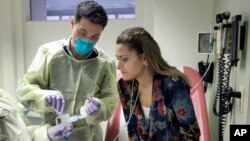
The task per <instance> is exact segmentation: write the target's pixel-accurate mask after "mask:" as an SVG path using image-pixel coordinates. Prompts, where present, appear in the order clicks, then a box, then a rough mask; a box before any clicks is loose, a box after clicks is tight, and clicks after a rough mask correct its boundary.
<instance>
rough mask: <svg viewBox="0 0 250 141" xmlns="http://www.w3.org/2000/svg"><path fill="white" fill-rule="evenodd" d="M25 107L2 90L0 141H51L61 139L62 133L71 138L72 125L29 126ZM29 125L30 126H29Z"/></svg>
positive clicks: (0, 96)
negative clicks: (24, 111)
mask: <svg viewBox="0 0 250 141" xmlns="http://www.w3.org/2000/svg"><path fill="white" fill-rule="evenodd" d="M23 108H24V107H23V106H22V105H21V104H20V103H19V102H18V101H16V99H15V98H14V97H12V96H11V95H9V94H8V93H7V92H6V91H4V90H2V89H0V140H1V141H3V140H4V141H49V140H50V137H53V138H55V139H61V138H63V137H64V135H63V134H62V133H66V134H65V135H66V137H69V136H70V134H71V133H72V125H71V124H70V123H69V124H58V125H55V126H54V127H47V126H39V125H33V126H30V125H29V121H28V119H27V118H26V117H25V116H24V114H23V112H22V109H23ZM27 125H29V126H27Z"/></svg>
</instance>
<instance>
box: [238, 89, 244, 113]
mask: <svg viewBox="0 0 250 141" xmlns="http://www.w3.org/2000/svg"><path fill="white" fill-rule="evenodd" d="M239 91H240V94H241V97H240V98H239V110H240V112H241V113H243V101H244V87H243V86H240V87H239Z"/></svg>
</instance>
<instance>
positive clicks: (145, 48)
mask: <svg viewBox="0 0 250 141" xmlns="http://www.w3.org/2000/svg"><path fill="white" fill-rule="evenodd" d="M116 44H126V45H127V46H128V47H129V48H130V49H132V50H135V51H136V53H137V55H140V54H144V57H145V59H146V61H147V63H148V65H147V66H148V68H149V70H150V71H151V72H152V73H153V74H158V75H163V76H166V75H167V76H179V77H181V78H182V79H183V80H184V82H185V83H186V84H188V85H190V82H189V79H188V77H187V76H186V75H185V74H183V73H182V72H180V71H179V70H178V69H176V67H173V66H170V65H169V64H168V63H167V62H166V61H165V60H164V59H163V58H162V55H161V51H160V47H159V45H158V44H157V42H156V41H155V40H154V38H153V37H152V36H151V35H150V34H149V33H148V32H147V31H146V30H145V29H144V28H142V27H133V28H128V29H126V30H124V31H123V32H122V33H121V34H120V35H119V36H118V38H117V41H116Z"/></svg>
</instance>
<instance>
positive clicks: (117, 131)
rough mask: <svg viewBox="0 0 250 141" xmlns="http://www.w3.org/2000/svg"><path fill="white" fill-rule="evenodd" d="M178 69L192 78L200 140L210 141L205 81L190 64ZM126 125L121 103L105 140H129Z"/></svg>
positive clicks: (118, 74) (192, 96)
mask: <svg viewBox="0 0 250 141" xmlns="http://www.w3.org/2000/svg"><path fill="white" fill-rule="evenodd" d="M178 69H179V70H180V71H182V72H183V73H184V74H185V75H187V76H188V77H189V79H190V83H191V90H190V95H191V99H192V103H193V106H194V110H195V115H196V118H197V121H198V124H199V127H200V131H201V136H200V141H210V131H209V126H208V116H207V107H206V100H205V93H204V87H203V82H202V81H200V80H201V76H200V74H199V73H198V72H197V71H196V70H194V69H193V68H191V67H189V66H181V67H178ZM116 77H117V80H118V79H119V78H121V77H122V74H121V73H120V72H119V71H118V72H117V75H116ZM122 119H123V120H122ZM123 122H124V123H123ZM124 125H125V120H124V116H123V111H122V107H121V104H119V106H118V107H117V108H116V109H115V111H114V113H113V116H112V117H111V118H110V119H109V121H108V123H107V128H106V135H105V141H121V140H124V141H127V140H128V138H125V139H124V136H125V137H126V136H127V130H126V128H125V127H123V126H124ZM122 127H123V128H122ZM118 136H123V138H120V137H118Z"/></svg>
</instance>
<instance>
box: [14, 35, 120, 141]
mask: <svg viewBox="0 0 250 141" xmlns="http://www.w3.org/2000/svg"><path fill="white" fill-rule="evenodd" d="M66 46H69V39H68V40H59V41H55V42H51V43H47V44H45V45H43V46H41V47H40V48H39V50H38V53H37V54H36V57H35V59H34V60H33V62H32V64H31V66H30V67H29V69H28V72H27V73H26V75H25V76H24V81H23V84H22V85H21V87H20V88H19V90H18V94H19V98H20V100H21V102H22V103H23V104H25V105H26V106H27V107H28V108H29V109H31V110H34V111H37V112H40V113H42V115H43V121H44V122H45V123H46V124H50V125H54V124H55V117H56V113H55V112H54V111H53V110H51V108H49V107H47V106H46V103H45V96H46V92H44V91H45V90H57V91H60V92H61V93H62V95H63V96H64V99H65V110H64V113H69V114H70V115H79V114H80V109H81V108H82V106H83V105H84V102H85V100H86V98H87V95H92V96H93V97H95V98H97V99H98V101H99V102H100V103H101V109H99V111H98V112H97V113H96V114H94V115H93V116H88V117H87V118H86V119H83V120H80V121H78V122H75V123H74V124H73V126H74V128H73V133H72V136H70V140H73V141H82V140H84V141H102V140H103V134H102V130H101V127H100V124H99V123H100V122H101V121H105V120H108V119H109V118H110V116H111V115H112V113H113V110H114V108H115V107H116V106H117V103H118V101H119V98H118V92H117V83H116V78H115V63H114V61H113V60H111V59H110V58H109V56H108V55H106V53H105V52H104V51H102V50H101V49H99V48H98V47H95V51H96V52H97V54H98V55H97V57H95V58H91V59H87V60H81V61H79V60H76V59H74V58H73V57H71V56H69V55H68V54H67V53H66V51H65V50H64V47H66Z"/></svg>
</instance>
